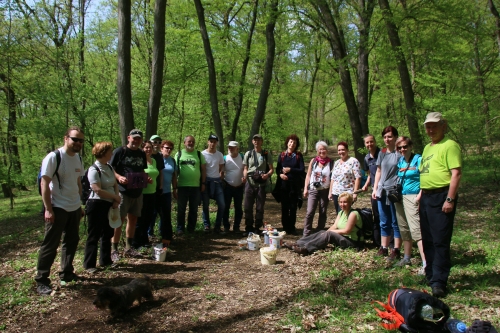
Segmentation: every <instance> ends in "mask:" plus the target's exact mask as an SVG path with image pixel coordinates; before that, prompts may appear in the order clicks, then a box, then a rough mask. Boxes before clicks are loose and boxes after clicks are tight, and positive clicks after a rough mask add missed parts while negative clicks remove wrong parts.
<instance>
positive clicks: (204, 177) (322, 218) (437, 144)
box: [35, 112, 462, 297]
mask: <svg viewBox="0 0 500 333" xmlns="http://www.w3.org/2000/svg"><path fill="white" fill-rule="evenodd" d="M424 126H425V130H426V132H427V134H428V135H429V137H430V138H431V143H430V144H428V145H427V146H426V147H425V149H424V152H423V155H422V156H420V155H419V154H414V153H413V152H412V141H411V139H410V138H408V137H404V136H402V137H398V131H397V129H396V128H394V127H393V126H388V127H386V128H385V129H384V130H383V131H382V137H383V139H384V143H385V146H386V147H385V148H383V149H380V148H378V147H377V144H376V140H375V137H374V136H373V135H371V134H368V135H366V136H365V137H364V143H365V146H366V148H367V149H368V154H367V155H366V157H365V159H364V163H363V164H364V165H363V169H364V171H366V172H368V177H367V180H366V182H365V184H363V185H362V184H361V178H362V169H361V164H360V163H359V162H358V160H357V159H355V158H354V157H350V156H349V154H348V151H349V147H348V144H347V143H346V142H339V143H338V144H337V149H338V153H339V156H340V158H339V159H338V160H336V161H335V162H334V161H333V160H332V159H330V158H329V157H328V153H327V148H328V145H327V143H326V142H324V141H319V142H318V143H316V151H317V156H316V157H314V158H313V159H312V160H311V161H310V162H309V166H308V169H307V171H306V172H305V166H304V158H303V156H302V154H301V153H300V152H299V150H298V148H299V146H300V140H299V138H298V137H297V136H296V135H295V134H292V135H290V136H288V137H287V138H286V139H285V150H284V151H283V152H281V153H280V155H279V157H278V161H277V166H276V173H277V183H276V187H275V189H274V191H273V195H274V196H275V198H276V199H277V200H278V201H279V202H281V212H282V218H281V222H282V226H283V229H284V230H285V231H286V232H287V233H289V234H293V235H295V234H296V233H297V231H296V227H295V225H296V220H297V209H298V207H300V206H301V204H302V200H303V198H307V212H306V216H305V219H304V228H303V237H302V238H301V239H299V240H298V241H297V242H296V243H295V244H287V245H286V247H289V248H290V249H292V250H294V251H295V252H297V253H299V254H309V253H311V252H314V251H315V250H317V249H320V248H325V247H326V246H327V244H335V245H337V246H339V247H342V248H348V247H353V248H361V247H362V244H363V243H362V234H361V233H360V232H359V230H360V229H361V228H362V219H361V216H360V214H359V213H358V212H357V211H356V210H354V209H352V205H353V203H354V202H355V201H356V200H357V193H358V192H360V191H367V190H368V186H370V185H371V186H372V188H373V192H372V195H371V206H372V211H373V215H374V220H375V223H374V226H375V228H374V238H373V240H374V242H375V243H376V244H377V245H379V246H380V248H379V250H378V252H377V254H378V255H381V256H386V257H387V258H388V260H390V261H396V259H400V251H401V246H402V247H403V258H402V259H401V260H399V261H397V262H396V266H405V265H409V264H411V261H410V258H411V249H412V239H413V240H414V241H416V242H417V246H418V249H419V252H420V255H421V258H422V261H423V268H424V269H423V272H422V273H423V274H425V276H426V279H427V281H428V283H429V284H430V285H431V286H432V292H433V294H434V295H435V296H438V297H442V296H444V295H445V294H446V285H447V280H448V276H449V272H450V268H451V261H450V243H451V235H452V231H453V220H454V215H455V211H456V200H457V197H458V194H457V192H458V185H459V181H460V176H461V165H462V161H461V153H460V148H459V146H458V145H457V144H456V143H455V142H454V141H452V140H450V139H447V138H445V133H446V129H447V123H446V120H445V119H444V118H443V117H442V115H441V114H440V113H437V112H433V113H430V114H428V115H427V118H426V120H425V122H424ZM218 141H219V140H218V137H217V136H216V135H213V134H211V135H210V136H209V137H208V140H207V148H206V149H205V150H203V151H201V152H200V151H198V150H196V149H195V143H196V142H195V138H194V137H193V136H191V135H188V136H186V137H185V138H184V148H182V149H180V150H179V151H178V152H177V153H176V154H175V156H172V155H171V154H172V151H173V149H174V144H173V142H171V141H169V140H161V138H160V137H159V136H158V135H153V136H152V137H151V138H150V140H148V141H143V133H142V132H141V131H140V130H137V129H133V130H132V131H130V133H129V135H128V136H127V145H126V146H124V147H118V148H116V149H114V150H113V146H112V144H111V143H110V142H98V143H96V144H95V145H94V147H93V148H92V154H93V155H94V156H95V159H96V160H95V162H94V164H93V165H92V166H91V167H89V169H88V172H87V177H88V180H89V183H90V186H91V190H92V191H91V194H90V196H89V198H88V200H87V203H86V206H85V212H83V211H82V209H81V205H80V196H81V193H82V184H81V177H82V176H83V175H84V174H85V172H84V168H83V163H82V160H81V157H80V156H79V154H78V153H79V152H80V151H81V149H82V145H83V142H84V134H83V132H82V130H81V129H80V128H78V127H71V128H69V129H68V131H67V132H66V134H65V136H64V146H63V147H61V148H59V149H58V152H57V153H56V152H52V153H49V154H48V155H47V156H46V157H45V159H44V160H43V163H42V169H41V176H42V177H41V193H42V199H43V203H44V208H45V212H44V219H45V222H46V223H45V237H44V240H43V243H42V245H41V248H40V251H39V258H38V265H37V276H36V278H35V280H36V282H37V291H38V293H39V294H41V295H48V294H50V293H51V292H52V289H51V287H50V279H49V274H50V267H51V265H52V263H53V262H54V259H55V256H56V252H57V247H58V244H59V242H60V239H61V237H63V242H62V251H61V270H60V272H59V276H60V280H61V283H62V284H64V283H67V282H70V281H74V280H76V279H77V278H78V276H76V275H75V274H74V268H73V265H72V263H73V259H74V256H75V252H76V248H77V244H78V241H79V235H78V230H79V222H80V219H81V217H82V216H83V215H84V214H86V215H87V216H88V238H87V242H86V247H85V255H84V262H83V266H84V268H85V269H86V270H87V271H89V272H93V271H95V270H96V262H97V253H98V243H99V242H100V248H101V250H100V257H99V265H100V266H108V265H112V264H113V263H115V262H117V261H118V260H120V252H119V250H118V245H119V244H118V243H119V240H120V238H121V233H122V225H123V224H124V222H125V220H126V221H127V223H126V229H125V233H126V237H125V240H126V241H125V249H124V252H123V254H124V255H125V256H127V257H136V256H139V255H140V254H139V253H138V252H137V249H138V248H140V247H142V246H148V245H149V238H150V237H149V236H153V234H154V230H155V221H156V216H157V215H158V214H159V215H160V225H159V230H160V233H161V241H162V243H163V246H164V247H168V246H170V243H171V241H172V238H173V234H174V232H173V227H172V221H171V209H172V198H175V199H177V226H176V233H177V235H178V236H181V235H182V234H183V233H185V232H187V233H192V232H194V230H195V227H196V221H197V219H198V206H199V205H200V203H201V204H202V206H203V209H202V219H203V227H204V230H205V232H207V233H208V232H213V233H216V234H224V233H227V232H229V231H230V228H231V225H230V222H229V215H230V206H231V202H233V206H234V223H233V231H234V232H239V231H240V227H241V222H242V217H243V215H244V216H245V229H244V232H243V234H244V235H246V234H248V233H250V232H259V231H260V228H261V227H263V225H264V205H265V201H266V193H269V192H270V191H271V183H270V179H271V176H272V174H273V173H274V172H275V170H274V167H273V157H272V154H271V152H270V151H267V150H265V149H263V147H262V145H263V137H262V136H261V135H260V134H255V135H253V137H252V144H253V149H251V150H249V151H247V152H246V153H245V154H242V153H240V152H239V144H238V142H236V141H230V142H229V144H228V145H227V154H226V155H223V154H222V153H221V152H219V151H217V144H218ZM398 190H399V194H400V197H399V199H397V200H393V197H398V196H397V195H395V192H396V194H397V192H398ZM401 195H402V196H401ZM210 199H213V200H215V202H216V204H217V213H216V217H215V223H214V224H213V228H212V223H211V221H210V211H209V203H210ZM329 201H333V203H334V205H335V210H336V212H337V217H336V220H335V223H334V224H333V226H332V227H330V228H329V229H328V230H324V228H325V226H326V219H327V207H328V204H329ZM318 203H319V218H318V223H317V228H316V230H314V231H318V232H313V228H312V225H313V218H314V215H315V211H316V208H317V207H318ZM254 207H255V214H254ZM111 209H119V215H120V219H121V225H120V223H119V224H118V225H117V226H115V227H112V225H111V224H110V223H109V217H108V215H110V214H111V212H110V210H111ZM186 212H188V214H187V215H188V216H187V225H186ZM391 241H392V242H393V243H391ZM391 244H393V245H392V247H391Z"/></svg>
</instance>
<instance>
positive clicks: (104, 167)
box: [87, 161, 116, 202]
mask: <svg viewBox="0 0 500 333" xmlns="http://www.w3.org/2000/svg"><path fill="white" fill-rule="evenodd" d="M95 165H97V167H98V168H99V170H100V171H101V177H99V173H98V172H97V171H96V169H95V168H94V167H92V166H90V167H89V171H88V173H87V178H88V179H89V184H90V185H92V184H97V183H98V184H99V187H100V188H101V190H103V191H106V192H109V193H111V194H115V183H116V178H115V174H114V172H113V168H112V167H111V165H109V164H101V163H100V162H99V161H95ZM91 188H92V187H91ZM89 199H100V200H106V201H109V202H113V199H109V198H108V199H101V198H100V197H99V196H98V195H97V194H96V193H94V191H92V192H91V193H90V196H89Z"/></svg>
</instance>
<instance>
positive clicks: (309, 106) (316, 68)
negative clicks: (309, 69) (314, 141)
mask: <svg viewBox="0 0 500 333" xmlns="http://www.w3.org/2000/svg"><path fill="white" fill-rule="evenodd" d="M320 61H321V56H320V55H319V54H318V51H317V50H314V70H313V73H312V77H311V85H310V86H309V99H308V101H307V118H306V128H305V133H304V136H305V139H306V140H305V141H306V144H305V145H304V153H307V152H308V146H309V124H310V121H311V110H312V101H313V95H314V85H315V84H316V76H317V75H318V71H319V64H320Z"/></svg>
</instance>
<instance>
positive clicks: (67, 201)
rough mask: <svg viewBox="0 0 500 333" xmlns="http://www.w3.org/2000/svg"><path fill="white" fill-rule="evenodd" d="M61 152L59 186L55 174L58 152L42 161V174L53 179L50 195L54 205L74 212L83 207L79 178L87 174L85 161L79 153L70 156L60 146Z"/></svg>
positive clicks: (52, 153) (50, 154)
mask: <svg viewBox="0 0 500 333" xmlns="http://www.w3.org/2000/svg"><path fill="white" fill-rule="evenodd" d="M59 152H60V153H61V164H59V169H58V171H57V173H58V174H59V180H60V181H61V184H60V185H61V188H59V180H58V179H57V176H56V175H54V172H55V171H56V167H57V159H56V154H55V153H54V152H51V153H49V154H48V155H47V156H45V158H44V159H43V162H42V170H41V175H42V176H47V177H49V178H50V179H51V182H50V184H49V188H50V197H51V201H52V206H53V207H58V208H62V209H64V210H65V211H67V212H73V211H75V210H77V209H78V208H80V207H81V204H80V190H79V188H78V179H79V178H80V177H81V176H83V175H85V171H84V169H83V162H82V161H81V159H80V156H79V155H78V154H75V155H74V156H69V155H68V154H66V151H65V150H64V148H59Z"/></svg>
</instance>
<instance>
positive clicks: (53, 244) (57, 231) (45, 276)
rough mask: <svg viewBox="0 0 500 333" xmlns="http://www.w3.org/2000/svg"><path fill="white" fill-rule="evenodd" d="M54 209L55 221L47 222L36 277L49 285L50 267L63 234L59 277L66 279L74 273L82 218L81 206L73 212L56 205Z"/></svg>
mask: <svg viewBox="0 0 500 333" xmlns="http://www.w3.org/2000/svg"><path fill="white" fill-rule="evenodd" d="M53 210H54V223H47V222H46V223H45V236H44V238H43V242H42V246H40V250H39V251H38V263H37V267H36V268H37V275H36V277H35V281H36V282H37V283H38V284H44V285H47V286H48V285H49V284H50V279H49V275H50V267H51V266H52V264H53V263H54V259H55V258H56V255H57V247H58V246H59V243H60V242H61V236H62V237H63V238H62V246H61V265H60V268H61V270H60V271H59V278H60V279H61V280H63V281H64V280H65V279H68V278H70V277H71V276H72V275H73V274H74V273H73V271H74V267H73V259H75V253H76V248H77V247H78V241H79V240H80V236H79V235H78V231H79V228H80V220H81V218H82V210H81V208H78V209H77V210H75V211H72V212H67V211H65V210H64V209H62V208H58V207H54V208H53Z"/></svg>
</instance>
